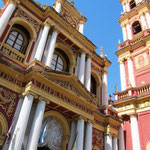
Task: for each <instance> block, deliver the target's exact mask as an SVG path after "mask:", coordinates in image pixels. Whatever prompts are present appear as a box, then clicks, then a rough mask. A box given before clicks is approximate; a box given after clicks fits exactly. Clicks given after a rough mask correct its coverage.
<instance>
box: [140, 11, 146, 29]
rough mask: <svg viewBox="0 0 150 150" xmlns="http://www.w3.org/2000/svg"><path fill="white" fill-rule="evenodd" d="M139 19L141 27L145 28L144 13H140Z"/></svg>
mask: <svg viewBox="0 0 150 150" xmlns="http://www.w3.org/2000/svg"><path fill="white" fill-rule="evenodd" d="M140 19H141V23H142V29H143V30H146V29H147V24H146V20H145V16H144V14H140Z"/></svg>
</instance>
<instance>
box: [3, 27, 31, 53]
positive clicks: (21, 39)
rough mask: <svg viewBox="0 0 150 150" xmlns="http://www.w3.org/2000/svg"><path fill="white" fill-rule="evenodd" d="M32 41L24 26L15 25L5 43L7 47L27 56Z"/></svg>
mask: <svg viewBox="0 0 150 150" xmlns="http://www.w3.org/2000/svg"><path fill="white" fill-rule="evenodd" d="M29 40H30V34H29V32H28V31H27V30H26V28H24V27H23V26H21V25H19V24H14V25H13V26H12V28H11V31H10V32H9V35H8V37H7V39H6V41H5V43H6V44H7V45H9V46H10V47H12V48H13V49H15V50H17V51H18V52H20V53H22V54H25V52H26V49H27V47H28V44H29Z"/></svg>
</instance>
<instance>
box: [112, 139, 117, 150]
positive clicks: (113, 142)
mask: <svg viewBox="0 0 150 150" xmlns="http://www.w3.org/2000/svg"><path fill="white" fill-rule="evenodd" d="M112 150H118V139H117V138H116V137H113V140H112Z"/></svg>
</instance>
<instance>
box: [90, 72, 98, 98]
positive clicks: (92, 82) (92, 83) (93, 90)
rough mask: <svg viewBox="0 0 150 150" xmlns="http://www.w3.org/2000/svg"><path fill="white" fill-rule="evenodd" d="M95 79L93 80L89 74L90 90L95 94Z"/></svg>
mask: <svg viewBox="0 0 150 150" xmlns="http://www.w3.org/2000/svg"><path fill="white" fill-rule="evenodd" d="M96 86H97V85H96V80H95V78H94V77H93V76H92V75H91V92H92V93H93V94H95V95H96Z"/></svg>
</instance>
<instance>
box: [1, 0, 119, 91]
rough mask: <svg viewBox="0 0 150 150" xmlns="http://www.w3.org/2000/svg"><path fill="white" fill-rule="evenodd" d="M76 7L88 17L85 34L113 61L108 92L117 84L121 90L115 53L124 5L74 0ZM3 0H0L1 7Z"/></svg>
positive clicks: (49, 0)
mask: <svg viewBox="0 0 150 150" xmlns="http://www.w3.org/2000/svg"><path fill="white" fill-rule="evenodd" d="M35 1H36V0H35ZM39 2H40V3H41V4H47V5H50V6H52V4H53V3H54V2H55V0H39ZM74 3H75V7H76V8H77V9H78V10H79V11H80V12H81V13H82V14H83V15H84V16H85V17H86V18H87V19H88V20H87V22H86V24H85V29H84V35H85V36H87V38H88V39H89V40H91V41H92V42H93V43H94V44H95V45H96V46H97V47H98V49H97V50H96V52H97V53H98V54H100V47H101V46H103V48H104V55H107V58H108V59H109V60H110V61H111V62H112V65H111V66H110V67H109V69H108V71H109V73H108V92H109V94H111V93H114V91H115V84H117V85H118V87H119V90H120V71H119V64H118V63H117V61H118V59H117V56H116V55H115V51H117V44H118V40H121V41H122V31H121V27H120V24H119V23H118V19H119V17H120V14H121V11H122V6H121V4H120V2H119V0H108V1H105V0H92V1H91V0H80V1H79V0H74ZM2 6H3V1H2V0H0V7H2Z"/></svg>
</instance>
